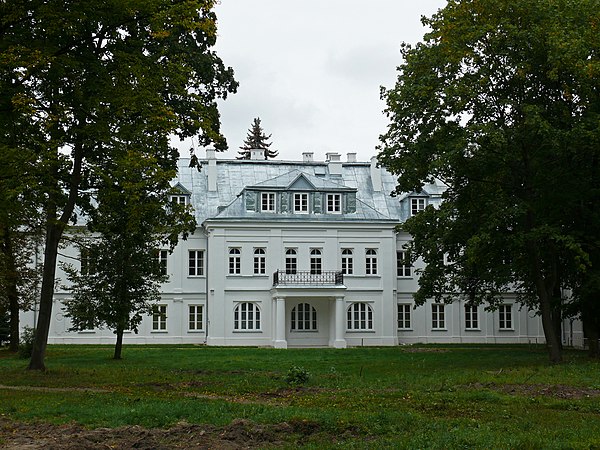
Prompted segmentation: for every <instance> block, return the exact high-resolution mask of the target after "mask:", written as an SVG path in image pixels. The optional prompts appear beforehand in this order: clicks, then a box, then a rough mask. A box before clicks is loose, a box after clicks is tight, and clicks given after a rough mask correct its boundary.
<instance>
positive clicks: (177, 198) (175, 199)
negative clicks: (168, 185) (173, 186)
mask: <svg viewBox="0 0 600 450" xmlns="http://www.w3.org/2000/svg"><path fill="white" fill-rule="evenodd" d="M182 200H183V202H182ZM169 203H175V204H176V205H183V206H186V205H188V204H189V203H190V196H189V195H187V194H172V195H171V196H170V197H169Z"/></svg>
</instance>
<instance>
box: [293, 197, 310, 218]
mask: <svg viewBox="0 0 600 450" xmlns="http://www.w3.org/2000/svg"><path fill="white" fill-rule="evenodd" d="M294 212H295V213H300V214H308V193H306V192H302V193H297V194H294Z"/></svg>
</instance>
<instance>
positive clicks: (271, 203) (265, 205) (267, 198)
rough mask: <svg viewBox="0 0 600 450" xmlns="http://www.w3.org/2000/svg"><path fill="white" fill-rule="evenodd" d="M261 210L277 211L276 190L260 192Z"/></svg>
mask: <svg viewBox="0 0 600 450" xmlns="http://www.w3.org/2000/svg"><path fill="white" fill-rule="evenodd" d="M260 210H261V211H265V212H274V211H275V192H262V193H261V194H260Z"/></svg>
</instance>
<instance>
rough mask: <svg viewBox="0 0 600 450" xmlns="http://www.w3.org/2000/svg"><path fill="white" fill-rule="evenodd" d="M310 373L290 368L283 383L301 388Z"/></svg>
mask: <svg viewBox="0 0 600 450" xmlns="http://www.w3.org/2000/svg"><path fill="white" fill-rule="evenodd" d="M309 378H310V372H309V371H308V370H306V369H305V368H304V367H299V366H292V367H290V368H289V370H288V371H287V373H286V374H285V378H284V380H285V382H286V383H287V384H289V385H291V386H301V385H303V384H306V383H308V380H309Z"/></svg>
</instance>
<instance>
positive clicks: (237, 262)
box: [229, 248, 242, 275]
mask: <svg viewBox="0 0 600 450" xmlns="http://www.w3.org/2000/svg"><path fill="white" fill-rule="evenodd" d="M240 273H242V251H241V250H240V249H239V248H230V249H229V274H230V275H239V274H240Z"/></svg>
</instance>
